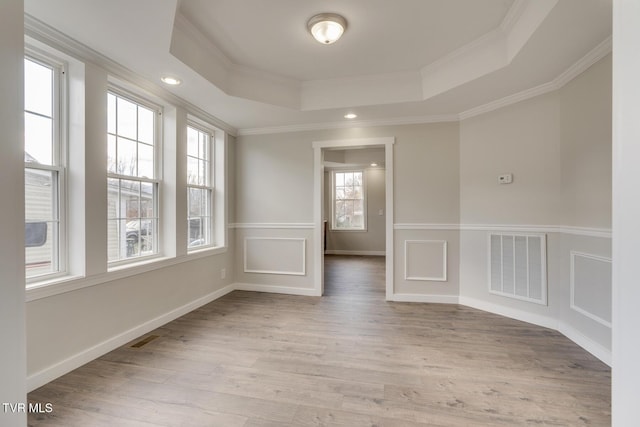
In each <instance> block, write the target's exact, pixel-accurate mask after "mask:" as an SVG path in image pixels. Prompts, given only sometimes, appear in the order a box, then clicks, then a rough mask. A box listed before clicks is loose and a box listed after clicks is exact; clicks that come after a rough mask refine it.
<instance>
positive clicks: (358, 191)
mask: <svg viewBox="0 0 640 427" xmlns="http://www.w3.org/2000/svg"><path fill="white" fill-rule="evenodd" d="M353 198H354V199H362V187H361V186H357V187H354V188H353Z"/></svg>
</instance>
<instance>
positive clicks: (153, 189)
mask: <svg viewBox="0 0 640 427" xmlns="http://www.w3.org/2000/svg"><path fill="white" fill-rule="evenodd" d="M107 110H108V111H107V142H108V150H107V151H108V156H107V157H108V158H107V193H108V194H107V198H108V207H107V209H108V213H107V222H108V227H107V230H108V231H107V242H108V251H107V252H108V260H109V262H110V263H114V262H119V261H126V260H130V259H135V258H139V257H144V256H150V255H155V254H157V253H158V247H159V235H158V231H159V229H160V228H159V226H158V220H159V215H158V213H159V205H158V191H159V185H160V180H159V163H160V162H159V159H158V153H159V149H158V148H159V147H158V144H159V142H158V141H159V135H158V134H159V131H158V123H157V119H158V116H159V114H160V110H159V108H158V107H155V106H153V105H151V104H149V103H146V102H144V101H142V100H140V99H138V98H137V97H134V96H133V95H128V94H125V93H122V92H119V91H115V90H110V91H109V93H108V95H107Z"/></svg>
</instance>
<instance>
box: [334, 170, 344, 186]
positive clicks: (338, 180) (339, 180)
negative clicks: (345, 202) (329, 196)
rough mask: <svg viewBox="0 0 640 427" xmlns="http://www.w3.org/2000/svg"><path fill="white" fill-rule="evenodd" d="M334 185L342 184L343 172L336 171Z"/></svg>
mask: <svg viewBox="0 0 640 427" xmlns="http://www.w3.org/2000/svg"><path fill="white" fill-rule="evenodd" d="M336 186H340V187H343V186H344V174H343V173H341V172H336Z"/></svg>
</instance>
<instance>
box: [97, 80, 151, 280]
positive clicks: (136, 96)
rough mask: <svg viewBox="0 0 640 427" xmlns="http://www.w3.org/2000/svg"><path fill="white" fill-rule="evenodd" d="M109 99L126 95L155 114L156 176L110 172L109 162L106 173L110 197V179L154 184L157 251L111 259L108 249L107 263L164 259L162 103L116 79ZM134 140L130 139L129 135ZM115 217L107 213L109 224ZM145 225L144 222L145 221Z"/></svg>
mask: <svg viewBox="0 0 640 427" xmlns="http://www.w3.org/2000/svg"><path fill="white" fill-rule="evenodd" d="M106 95H107V100H108V97H109V95H114V96H115V97H116V102H117V98H122V99H124V100H126V101H128V102H131V103H134V104H136V106H140V107H143V108H147V109H149V110H151V111H152V112H153V113H154V126H153V130H154V138H153V175H154V177H153V178H147V177H139V176H133V175H123V174H119V173H113V172H110V171H109V166H108V165H107V166H106V168H105V172H106V178H107V197H108V191H109V189H108V186H109V180H110V179H118V180H126V181H137V182H139V183H140V184H142V183H147V184H151V185H152V188H153V191H154V196H155V197H154V200H153V210H154V216H153V217H152V219H155V223H154V226H153V228H152V233H153V235H154V236H155V237H154V239H153V242H152V244H153V251H152V253H150V254H146V255H142V254H140V255H138V256H132V257H125V258H118V259H115V260H111V261H110V260H109V256H108V250H107V260H106V261H107V266H108V269H109V270H111V269H118V268H121V267H129V266H134V265H136V264H139V263H141V262H147V261H150V260H153V259H156V258H160V257H162V256H163V254H162V248H163V246H162V235H161V233H162V223H161V222H162V215H161V207H162V183H163V177H162V172H163V159H162V149H163V148H162V143H163V136H162V113H163V107H162V106H161V105H159V104H156V103H154V102H152V101H150V100H148V99H147V98H145V97H143V96H141V95H139V94H138V93H136V92H134V91H132V90H128V89H123V88H122V87H120V86H119V85H117V84H115V83H113V82H109V85H108V88H107V92H106ZM116 114H117V104H116ZM108 117H109V110H108V107H107V115H106V117H105V118H106V119H107V122H108ZM115 120H116V132H117V115H116V118H115ZM137 126H138V124H137V123H136V128H137ZM109 135H114V136H115V137H116V152H115V153H116V161H117V138H118V134H117V133H115V134H111V133H110V132H109V129H108V126H107V133H106V136H107V139H108V137H109ZM127 139H130V138H127ZM139 143H140V141H139V140H137V139H136V150H137V144H139ZM107 144H108V142H107ZM107 150H108V146H107ZM107 159H108V154H107ZM120 190H121V187H120V186H118V191H119V192H120ZM139 219H140V220H141V219H142V217H140V218H139ZM111 220H112V219H111V218H109V215H108V213H107V224H108V222H109V221H111ZM141 224H142V222H141ZM138 238H139V239H140V235H139V236H138ZM108 244H109V232H108V226H107V245H108Z"/></svg>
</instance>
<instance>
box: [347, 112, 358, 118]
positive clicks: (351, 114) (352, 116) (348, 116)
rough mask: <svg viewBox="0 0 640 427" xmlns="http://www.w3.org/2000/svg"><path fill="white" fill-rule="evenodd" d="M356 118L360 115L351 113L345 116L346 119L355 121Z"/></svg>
mask: <svg viewBox="0 0 640 427" xmlns="http://www.w3.org/2000/svg"><path fill="white" fill-rule="evenodd" d="M356 117H358V115H357V114H354V113H349V114H345V115H344V118H345V119H355V118H356Z"/></svg>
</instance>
